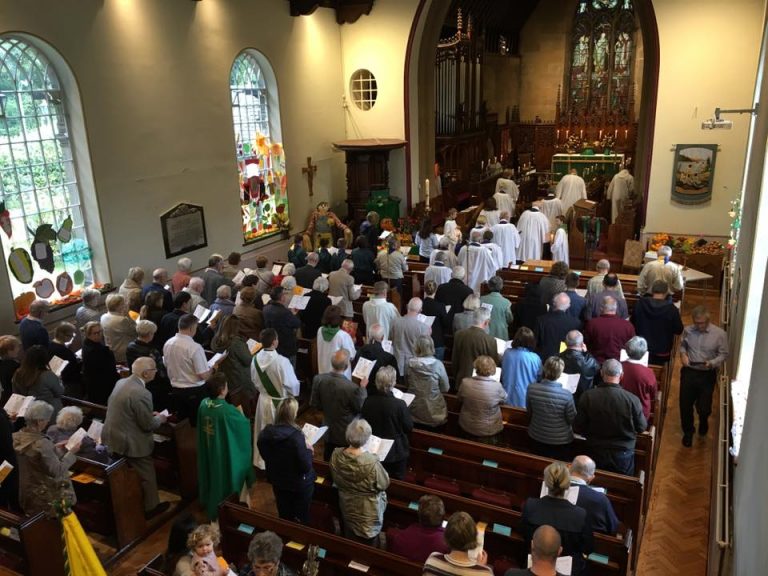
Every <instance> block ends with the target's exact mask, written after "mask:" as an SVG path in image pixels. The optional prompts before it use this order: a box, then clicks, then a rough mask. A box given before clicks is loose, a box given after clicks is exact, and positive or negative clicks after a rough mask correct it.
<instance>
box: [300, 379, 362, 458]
mask: <svg viewBox="0 0 768 576" xmlns="http://www.w3.org/2000/svg"><path fill="white" fill-rule="evenodd" d="M367 397H368V392H367V391H366V389H365V388H361V387H360V386H358V385H357V384H355V383H353V382H351V381H350V380H347V378H345V377H344V375H343V374H336V373H334V372H329V373H327V374H318V375H317V376H315V378H314V379H313V380H312V396H311V398H310V401H309V403H310V405H311V406H312V407H313V408H317V409H318V410H321V411H322V412H323V422H324V423H325V425H326V426H328V436H327V441H328V442H330V443H331V444H335V445H336V446H346V445H347V438H346V433H347V426H348V425H349V423H350V422H352V420H354V419H355V418H356V417H357V416H358V415H359V414H360V410H362V409H363V402H365V399H366V398H367Z"/></svg>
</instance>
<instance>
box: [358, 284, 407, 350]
mask: <svg viewBox="0 0 768 576" xmlns="http://www.w3.org/2000/svg"><path fill="white" fill-rule="evenodd" d="M387 292H389V286H387V283H386V282H381V281H379V282H376V284H374V285H373V296H372V297H371V299H370V300H368V302H364V303H363V321H364V322H365V332H366V336H367V338H368V341H369V342H371V341H372V340H371V328H373V326H374V325H376V324H380V325H381V327H382V328H383V329H384V334H386V335H389V329H390V328H391V327H392V322H394V321H395V318H397V317H398V316H400V312H399V311H398V310H397V308H395V305H394V304H392V302H387Z"/></svg>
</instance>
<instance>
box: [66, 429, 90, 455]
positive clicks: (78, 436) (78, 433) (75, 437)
mask: <svg viewBox="0 0 768 576" xmlns="http://www.w3.org/2000/svg"><path fill="white" fill-rule="evenodd" d="M86 436H88V432H86V431H85V430H84V429H83V428H78V429H77V430H75V432H74V433H73V434H72V436H70V437H69V440H67V443H66V444H64V448H66V449H67V452H71V451H72V449H73V448H74V447H75V446H78V445H80V444H81V443H82V441H83V439H84V438H85V437H86Z"/></svg>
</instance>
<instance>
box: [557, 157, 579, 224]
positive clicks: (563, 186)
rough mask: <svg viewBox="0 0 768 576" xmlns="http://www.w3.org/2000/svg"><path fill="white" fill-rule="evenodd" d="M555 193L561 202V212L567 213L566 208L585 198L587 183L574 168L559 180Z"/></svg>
mask: <svg viewBox="0 0 768 576" xmlns="http://www.w3.org/2000/svg"><path fill="white" fill-rule="evenodd" d="M555 194H556V196H557V197H558V198H559V199H560V202H562V203H563V214H567V213H568V208H570V207H571V206H573V205H574V204H576V202H578V201H579V200H586V198H587V184H586V182H584V178H582V177H581V176H579V175H578V173H577V172H576V169H575V168H574V169H572V170H571V173H570V174H566V175H565V176H563V178H562V179H561V180H560V182H558V183H557V188H556V190H555Z"/></svg>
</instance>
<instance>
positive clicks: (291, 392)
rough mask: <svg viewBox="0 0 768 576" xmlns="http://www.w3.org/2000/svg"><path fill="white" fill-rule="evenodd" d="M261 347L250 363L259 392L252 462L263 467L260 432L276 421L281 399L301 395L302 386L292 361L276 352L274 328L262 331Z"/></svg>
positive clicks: (258, 466)
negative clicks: (259, 443) (259, 439)
mask: <svg viewBox="0 0 768 576" xmlns="http://www.w3.org/2000/svg"><path fill="white" fill-rule="evenodd" d="M260 339H261V346H262V347H261V350H260V351H259V353H258V354H256V356H254V357H253V361H252V362H251V380H252V381H253V384H254V386H256V390H258V391H259V401H258V404H257V405H256V415H255V418H254V420H253V465H254V466H256V467H257V468H259V469H261V470H264V468H265V465H264V460H263V459H262V457H261V454H259V447H258V446H257V445H256V440H257V439H258V437H259V433H260V432H261V431H262V430H264V428H266V427H267V426H268V425H269V424H272V423H274V421H275V410H276V408H277V405H278V404H279V403H280V401H281V400H283V399H285V398H288V397H289V396H298V395H299V392H300V389H301V385H300V384H299V379H298V378H296V373H295V372H294V371H293V366H292V365H291V361H290V360H288V358H286V357H285V356H281V355H280V354H278V353H277V346H278V344H279V342H278V339H277V332H276V331H275V329H274V328H265V329H264V330H262V331H261V336H260Z"/></svg>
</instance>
